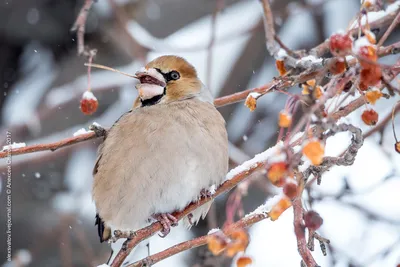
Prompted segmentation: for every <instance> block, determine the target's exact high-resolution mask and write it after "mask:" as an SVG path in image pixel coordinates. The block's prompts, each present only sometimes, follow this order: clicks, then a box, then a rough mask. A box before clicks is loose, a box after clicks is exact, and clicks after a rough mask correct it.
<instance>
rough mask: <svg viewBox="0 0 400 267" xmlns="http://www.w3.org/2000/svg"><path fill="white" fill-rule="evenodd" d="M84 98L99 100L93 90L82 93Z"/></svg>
mask: <svg viewBox="0 0 400 267" xmlns="http://www.w3.org/2000/svg"><path fill="white" fill-rule="evenodd" d="M82 99H87V100H97V98H96V97H95V96H94V94H93V93H92V92H91V91H86V92H84V93H83V95H82Z"/></svg>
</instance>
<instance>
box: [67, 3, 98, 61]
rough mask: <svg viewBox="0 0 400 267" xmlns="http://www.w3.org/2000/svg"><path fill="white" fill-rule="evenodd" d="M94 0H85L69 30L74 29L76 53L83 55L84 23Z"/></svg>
mask: <svg viewBox="0 0 400 267" xmlns="http://www.w3.org/2000/svg"><path fill="white" fill-rule="evenodd" d="M93 3H94V0H85V3H84V4H83V6H82V8H81V10H80V11H79V14H78V17H77V18H76V20H75V23H74V25H73V26H72V28H71V31H76V38H77V48H78V55H79V56H80V55H85V36H84V35H85V25H86V20H87V17H88V14H89V10H90V8H91V7H92V5H93ZM87 55H89V54H87Z"/></svg>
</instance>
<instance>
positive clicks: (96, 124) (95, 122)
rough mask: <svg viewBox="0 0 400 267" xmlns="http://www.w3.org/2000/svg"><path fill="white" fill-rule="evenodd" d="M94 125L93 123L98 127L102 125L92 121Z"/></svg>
mask: <svg viewBox="0 0 400 267" xmlns="http://www.w3.org/2000/svg"><path fill="white" fill-rule="evenodd" d="M92 125H93V126H96V127H102V126H101V125H100V124H99V123H97V122H95V121H94V122H93V123H92Z"/></svg>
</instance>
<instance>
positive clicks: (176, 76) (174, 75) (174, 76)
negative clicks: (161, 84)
mask: <svg viewBox="0 0 400 267" xmlns="http://www.w3.org/2000/svg"><path fill="white" fill-rule="evenodd" d="M169 75H170V77H171V79H172V80H178V79H179V78H180V77H181V76H180V75H179V72H177V71H175V70H173V71H171V72H170V73H169Z"/></svg>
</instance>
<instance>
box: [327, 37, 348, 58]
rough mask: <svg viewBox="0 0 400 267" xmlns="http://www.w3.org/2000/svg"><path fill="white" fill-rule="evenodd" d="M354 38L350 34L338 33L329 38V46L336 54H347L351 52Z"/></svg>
mask: <svg viewBox="0 0 400 267" xmlns="http://www.w3.org/2000/svg"><path fill="white" fill-rule="evenodd" d="M352 46H353V40H352V39H351V37H350V35H348V34H340V33H336V34H333V35H332V36H331V38H330V39H329V48H330V50H331V53H332V54H333V55H335V56H345V55H347V54H349V53H350V52H351V48H352Z"/></svg>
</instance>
